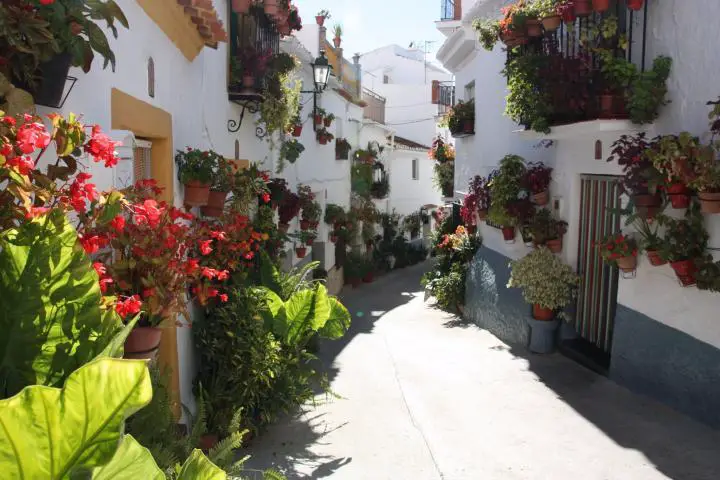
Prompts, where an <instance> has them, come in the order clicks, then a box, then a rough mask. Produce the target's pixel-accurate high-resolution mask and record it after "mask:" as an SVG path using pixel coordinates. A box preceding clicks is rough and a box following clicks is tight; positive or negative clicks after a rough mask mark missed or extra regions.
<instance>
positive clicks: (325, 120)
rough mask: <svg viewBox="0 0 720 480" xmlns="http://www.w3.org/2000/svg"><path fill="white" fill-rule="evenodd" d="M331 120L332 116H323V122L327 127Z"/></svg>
mask: <svg viewBox="0 0 720 480" xmlns="http://www.w3.org/2000/svg"><path fill="white" fill-rule="evenodd" d="M332 122H333V121H332V118H330V117H325V118H323V124H324V125H325V126H326V127H329V126H330V125H332Z"/></svg>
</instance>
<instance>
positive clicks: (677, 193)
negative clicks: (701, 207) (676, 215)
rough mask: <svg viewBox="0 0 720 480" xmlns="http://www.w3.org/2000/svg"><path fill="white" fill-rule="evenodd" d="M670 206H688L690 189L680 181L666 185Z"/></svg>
mask: <svg viewBox="0 0 720 480" xmlns="http://www.w3.org/2000/svg"><path fill="white" fill-rule="evenodd" d="M667 194H668V197H670V204H671V205H672V208H688V207H689V206H690V190H689V189H688V188H687V187H686V186H685V185H684V184H682V183H673V184H672V185H669V186H668V187H667Z"/></svg>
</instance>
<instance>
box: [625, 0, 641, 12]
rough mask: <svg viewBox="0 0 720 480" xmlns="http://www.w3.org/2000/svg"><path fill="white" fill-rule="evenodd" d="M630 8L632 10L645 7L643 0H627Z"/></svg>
mask: <svg viewBox="0 0 720 480" xmlns="http://www.w3.org/2000/svg"><path fill="white" fill-rule="evenodd" d="M627 4H628V8H629V9H630V10H635V11H637V10H640V9H641V8H642V7H643V0H627Z"/></svg>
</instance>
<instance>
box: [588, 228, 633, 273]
mask: <svg viewBox="0 0 720 480" xmlns="http://www.w3.org/2000/svg"><path fill="white" fill-rule="evenodd" d="M597 248H598V250H599V253H600V255H601V256H602V258H603V260H604V261H605V263H608V264H610V265H614V266H617V267H618V268H619V269H620V270H621V271H623V272H625V273H632V272H634V271H635V270H636V269H637V254H638V246H637V242H635V240H634V239H633V238H632V237H629V236H628V235H623V233H622V232H620V233H614V234H612V235H609V236H607V237H605V238H603V239H602V240H600V241H599V242H598V243H597Z"/></svg>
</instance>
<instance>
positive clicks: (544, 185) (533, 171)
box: [523, 162, 553, 194]
mask: <svg viewBox="0 0 720 480" xmlns="http://www.w3.org/2000/svg"><path fill="white" fill-rule="evenodd" d="M552 171H553V169H552V168H550V167H547V166H545V165H544V164H543V163H542V162H531V163H529V164H528V166H527V173H526V174H525V178H524V179H523V184H524V185H523V186H524V187H525V188H526V189H527V190H529V191H530V192H531V193H532V194H537V193H542V192H545V191H547V189H548V187H549V186H550V181H551V180H552Z"/></svg>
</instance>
